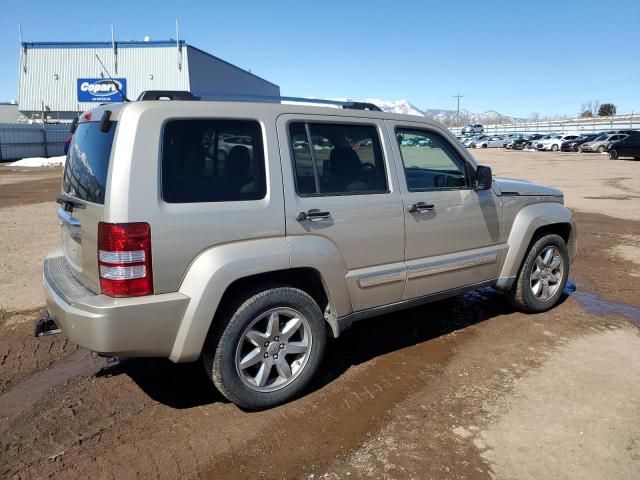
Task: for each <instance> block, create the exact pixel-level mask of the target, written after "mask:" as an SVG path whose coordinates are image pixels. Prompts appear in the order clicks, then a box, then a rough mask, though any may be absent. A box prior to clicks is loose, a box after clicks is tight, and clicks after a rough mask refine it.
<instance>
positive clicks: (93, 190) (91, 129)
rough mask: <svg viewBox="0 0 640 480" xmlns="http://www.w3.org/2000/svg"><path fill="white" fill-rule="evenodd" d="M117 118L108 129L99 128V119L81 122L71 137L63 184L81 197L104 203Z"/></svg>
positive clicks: (64, 187) (71, 193)
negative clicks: (101, 129)
mask: <svg viewBox="0 0 640 480" xmlns="http://www.w3.org/2000/svg"><path fill="white" fill-rule="evenodd" d="M115 131H116V122H112V123H111V128H110V129H109V131H108V132H101V131H100V122H86V123H81V124H79V125H78V128H77V129H76V132H75V133H74V135H73V138H72V139H71V143H70V145H69V152H68V153H67V161H66V163H65V167H64V177H63V181H62V188H63V189H64V191H65V192H66V193H68V194H69V195H72V196H74V197H76V198H79V199H81V200H86V201H88V202H93V203H101V204H104V192H105V188H106V186H107V173H108V171H109V158H110V157H111V147H112V146H113V136H114V134H115Z"/></svg>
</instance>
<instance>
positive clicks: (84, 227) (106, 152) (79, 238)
mask: <svg viewBox="0 0 640 480" xmlns="http://www.w3.org/2000/svg"><path fill="white" fill-rule="evenodd" d="M116 129H117V122H111V126H110V127H109V130H108V131H106V132H103V131H101V130H100V122H83V123H80V124H78V127H77V129H76V131H75V133H74V135H73V138H72V140H71V143H70V145H69V151H68V153H67V160H66V162H65V168H64V174H63V181H62V189H63V192H64V195H63V196H66V197H67V199H68V200H70V201H68V202H66V203H64V204H63V206H62V207H61V208H59V209H58V223H59V224H60V232H61V243H62V250H63V252H64V256H65V259H66V261H67V264H68V266H69V268H70V269H71V271H72V273H73V274H74V276H75V277H76V278H78V279H79V280H80V281H81V282H82V283H83V284H85V285H86V286H87V287H88V288H90V289H91V290H93V291H95V292H99V291H100V279H99V273H98V260H97V259H98V252H97V243H98V241H97V235H98V223H99V222H100V221H101V220H102V218H103V211H104V199H105V191H106V187H107V175H108V172H109V164H110V158H111V150H112V146H113V141H114V137H115V134H116Z"/></svg>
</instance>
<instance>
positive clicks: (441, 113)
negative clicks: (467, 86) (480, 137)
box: [362, 98, 521, 125]
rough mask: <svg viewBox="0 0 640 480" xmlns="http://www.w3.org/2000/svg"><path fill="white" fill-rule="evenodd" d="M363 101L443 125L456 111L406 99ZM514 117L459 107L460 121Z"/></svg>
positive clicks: (489, 121) (500, 120) (453, 118)
mask: <svg viewBox="0 0 640 480" xmlns="http://www.w3.org/2000/svg"><path fill="white" fill-rule="evenodd" d="M362 101H363V102H368V103H373V104H374V105H377V106H378V107H380V108H381V109H382V110H384V111H385V112H390V113H401V114H404V115H417V116H420V117H428V118H433V119H435V120H437V121H439V122H441V123H444V124H445V125H453V124H454V123H456V120H457V116H458V112H457V111H456V110H442V109H431V108H427V109H424V110H423V109H420V108H418V107H416V106H415V105H413V104H412V103H411V102H409V101H407V100H404V99H403V100H381V99H379V98H366V99H363V100H362ZM514 120H521V119H516V118H513V117H509V116H507V115H502V114H501V113H499V112H496V111H495V110H489V111H487V112H483V113H473V112H470V111H468V110H465V109H460V123H465V124H466V123H487V124H495V123H510V122H513V121H514Z"/></svg>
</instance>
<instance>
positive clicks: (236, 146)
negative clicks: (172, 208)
mask: <svg viewBox="0 0 640 480" xmlns="http://www.w3.org/2000/svg"><path fill="white" fill-rule="evenodd" d="M264 163H265V162H264V148H263V145H262V130H261V128H260V124H259V123H258V122H256V121H250V120H172V121H170V122H167V124H166V125H165V127H164V133H163V139H162V198H163V199H164V201H165V202H169V203H195V202H231V201H242V200H259V199H261V198H264V197H265V195H266V192H267V182H266V178H265V166H264Z"/></svg>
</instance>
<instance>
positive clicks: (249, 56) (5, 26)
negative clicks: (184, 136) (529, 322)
mask: <svg viewBox="0 0 640 480" xmlns="http://www.w3.org/2000/svg"><path fill="white" fill-rule="evenodd" d="M194 5H198V6H194ZM0 11H1V12H2V13H1V18H0V71H1V72H2V75H1V76H0V101H6V100H11V99H15V98H17V71H18V24H19V23H20V24H22V30H23V39H24V40H25V41H74V40H75V41H88V40H110V25H111V24H114V25H115V29H116V39H117V40H131V39H142V38H143V37H144V35H149V36H151V37H152V39H154V40H164V39H168V38H172V37H174V36H175V19H176V17H177V18H178V19H179V21H180V31H181V35H180V36H181V38H184V39H185V40H186V41H187V42H188V43H190V44H193V45H195V46H197V47H199V48H201V49H203V50H206V51H209V52H210V53H212V54H214V55H217V56H219V57H221V58H223V59H225V60H228V61H230V62H232V63H235V64H236V65H238V66H240V67H243V68H246V69H251V71H252V72H253V73H255V74H257V75H260V76H262V77H264V78H266V79H268V80H270V81H272V82H274V83H277V84H278V85H280V87H281V91H282V94H283V95H289V96H307V97H325V98H336V97H349V98H365V97H377V98H383V99H386V100H395V99H400V98H406V99H407V100H409V101H410V102H412V103H413V104H415V105H416V106H418V107H419V108H446V109H454V108H455V106H456V99H455V98H453V95H455V94H456V93H458V92H459V93H461V94H463V95H464V98H463V99H462V107H463V108H466V109H468V110H471V111H473V112H482V111H486V110H490V109H492V110H497V111H499V112H501V113H503V114H506V115H514V116H529V115H530V114H531V113H532V112H539V113H540V114H541V115H564V114H566V115H568V116H573V115H575V114H577V113H578V110H579V108H580V105H581V104H582V103H583V102H585V101H589V100H600V101H601V102H604V101H613V102H614V103H615V104H616V105H617V106H618V113H626V112H631V111H632V110H633V111H635V112H640V88H639V87H640V55H639V54H638V48H637V42H638V30H637V28H634V27H633V26H634V25H635V26H637V25H638V24H639V23H640V2H638V0H619V1H616V2H613V3H611V4H606V3H605V4H603V3H602V2H595V1H590V0H586V1H564V2H562V1H560V0H557V1H555V2H553V1H537V2H508V1H490V0H484V1H477V0H476V1H472V2H466V1H461V0H454V1H445V2H440V1H432V2H428V1H415V2H413V1H408V0H407V1H404V2H398V3H395V2H376V1H372V0H368V1H346V0H342V1H334V0H324V1H322V2H310V1H309V2H305V1H302V0H298V1H264V0H262V1H249V0H247V1H243V2H236V1H234V2H221V1H215V2H214V1H208V2H198V3H196V2H189V3H187V2H176V1H175V0H173V1H165V0H154V1H153V2H142V1H133V0H130V1H128V2H119V1H111V2H108V1H104V0H103V1H102V2H100V1H96V0H93V1H87V2H72V3H64V2H51V1H41V0H35V1H23V2H17V1H15V0H0ZM609 15H611V16H610V17H609Z"/></svg>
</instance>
